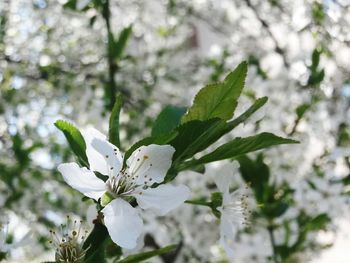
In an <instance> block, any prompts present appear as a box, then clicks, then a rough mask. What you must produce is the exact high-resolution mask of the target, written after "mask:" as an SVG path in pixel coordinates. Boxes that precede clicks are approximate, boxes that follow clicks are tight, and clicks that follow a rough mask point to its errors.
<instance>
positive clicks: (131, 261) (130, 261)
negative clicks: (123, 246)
mask: <svg viewBox="0 0 350 263" xmlns="http://www.w3.org/2000/svg"><path fill="white" fill-rule="evenodd" d="M176 247H177V245H171V246H166V247H163V248H160V249H156V250H153V251H147V252H143V253H139V254H136V255H131V256H128V257H126V258H124V259H122V260H118V261H115V263H137V262H142V261H144V260H146V259H149V258H152V257H156V256H159V255H162V254H166V253H169V252H171V251H173V250H174V249H176Z"/></svg>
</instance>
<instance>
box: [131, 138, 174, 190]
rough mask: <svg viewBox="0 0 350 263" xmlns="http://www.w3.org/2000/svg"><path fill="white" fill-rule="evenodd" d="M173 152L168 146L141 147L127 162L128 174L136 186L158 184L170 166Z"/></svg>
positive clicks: (152, 145) (172, 148)
mask: <svg viewBox="0 0 350 263" xmlns="http://www.w3.org/2000/svg"><path fill="white" fill-rule="evenodd" d="M174 152H175V149H174V147H172V146H170V145H156V144H151V145H148V146H141V147H140V148H138V149H137V150H135V151H134V152H133V153H132V155H131V156H130V158H129V159H128V160H127V165H128V168H129V169H128V172H129V173H130V174H131V175H133V176H134V177H136V178H137V181H136V182H137V183H138V184H144V183H145V182H147V181H150V183H151V184H152V183H154V182H156V183H160V182H162V181H163V180H164V177H165V175H166V173H167V171H168V170H169V168H170V166H171V159H172V157H173V154H174Z"/></svg>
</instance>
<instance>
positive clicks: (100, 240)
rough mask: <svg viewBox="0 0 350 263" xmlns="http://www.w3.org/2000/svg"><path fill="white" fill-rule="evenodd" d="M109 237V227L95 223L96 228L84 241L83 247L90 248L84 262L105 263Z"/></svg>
mask: <svg viewBox="0 0 350 263" xmlns="http://www.w3.org/2000/svg"><path fill="white" fill-rule="evenodd" d="M108 237H109V235H108V231H107V228H106V227H105V226H104V225H102V224H101V223H95V226H94V229H93V230H92V231H91V233H90V235H89V236H88V237H87V239H86V241H85V242H84V245H83V248H84V249H86V248H89V249H88V251H87V252H86V255H85V260H84V263H95V262H99V263H104V262H106V259H105V251H104V246H105V241H106V240H107V238H108Z"/></svg>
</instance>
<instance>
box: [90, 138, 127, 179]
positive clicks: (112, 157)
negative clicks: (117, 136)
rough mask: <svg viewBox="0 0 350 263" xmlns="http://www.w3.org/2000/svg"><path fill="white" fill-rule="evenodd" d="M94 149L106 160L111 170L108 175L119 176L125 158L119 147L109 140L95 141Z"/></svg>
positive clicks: (93, 141) (93, 142) (93, 143)
mask: <svg viewBox="0 0 350 263" xmlns="http://www.w3.org/2000/svg"><path fill="white" fill-rule="evenodd" d="M91 145H92V147H94V149H95V150H96V151H98V152H99V153H100V154H102V156H103V158H105V160H106V162H107V167H108V169H109V172H108V173H107V174H108V175H117V174H118V173H119V171H120V169H121V167H122V163H123V158H122V156H121V153H120V150H119V149H118V148H117V146H115V145H113V144H111V143H110V142H108V141H107V140H101V139H96V138H95V139H93V140H92V143H91Z"/></svg>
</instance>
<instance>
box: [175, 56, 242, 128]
mask: <svg viewBox="0 0 350 263" xmlns="http://www.w3.org/2000/svg"><path fill="white" fill-rule="evenodd" d="M246 75H247V63H246V62H242V63H241V64H240V65H238V67H237V68H236V69H235V70H234V71H233V72H231V73H230V74H228V75H227V77H226V78H225V80H224V82H223V83H217V84H210V85H207V86H205V87H204V88H203V89H201V90H200V91H199V92H198V93H197V95H196V97H195V99H194V102H193V105H192V107H191V108H190V109H189V110H188V112H187V114H186V115H185V116H183V118H182V120H181V123H186V122H189V121H191V120H201V121H205V120H209V119H213V118H220V119H223V120H229V119H231V118H232V116H233V113H234V111H235V109H236V107H237V103H238V102H237V100H238V98H239V96H240V95H241V92H242V89H243V87H244V81H245V77H246Z"/></svg>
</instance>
